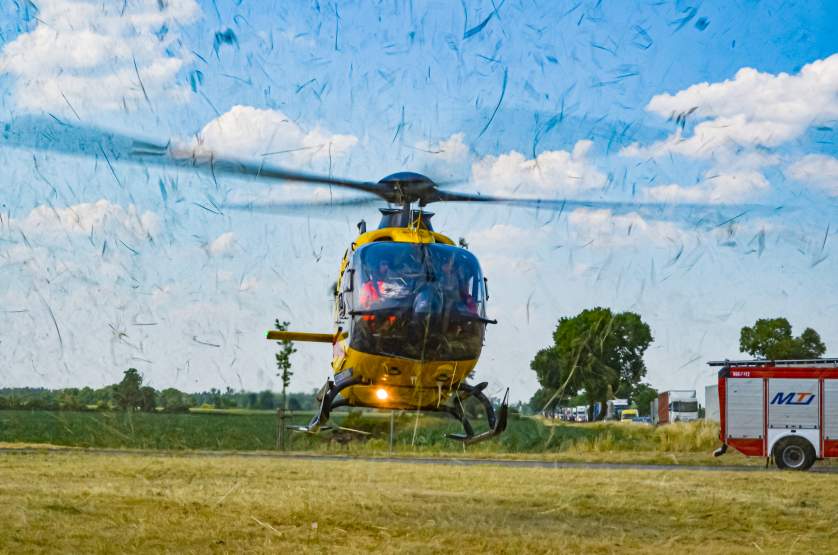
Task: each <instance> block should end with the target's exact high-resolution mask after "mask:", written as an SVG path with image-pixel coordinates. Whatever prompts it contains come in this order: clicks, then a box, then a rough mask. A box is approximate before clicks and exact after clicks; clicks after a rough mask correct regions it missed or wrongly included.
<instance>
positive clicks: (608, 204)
mask: <svg viewBox="0 0 838 555" xmlns="http://www.w3.org/2000/svg"><path fill="white" fill-rule="evenodd" d="M435 193H436V194H435V198H433V199H432V200H431V201H429V202H481V203H487V204H502V205H507V206H517V207H522V208H534V209H537V210H541V209H543V210H557V211H560V212H561V211H564V210H575V209H577V208H589V209H592V210H612V211H615V212H621V213H625V212H644V213H649V212H658V213H662V212H672V211H678V212H687V213H691V212H692V213H695V212H703V213H706V212H707V211H708V210H735V211H738V212H742V213H745V212H751V211H755V210H775V209H776V208H772V207H769V206H765V205H760V204H710V203H707V204H699V203H664V202H628V201H610V200H576V199H541V198H512V197H497V196H491V195H477V194H471V193H457V192H453V191H442V190H436V191H435Z"/></svg>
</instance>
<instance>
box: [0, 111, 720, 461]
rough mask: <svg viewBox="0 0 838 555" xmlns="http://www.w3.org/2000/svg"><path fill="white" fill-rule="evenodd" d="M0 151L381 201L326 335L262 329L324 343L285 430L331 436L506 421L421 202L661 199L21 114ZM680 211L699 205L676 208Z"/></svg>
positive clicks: (283, 206)
mask: <svg viewBox="0 0 838 555" xmlns="http://www.w3.org/2000/svg"><path fill="white" fill-rule="evenodd" d="M0 138H2V141H0V145H3V146H7V147H11V148H18V149H20V148H23V149H29V150H31V149H38V150H46V151H51V152H59V153H64V154H70V155H76V156H78V155H82V156H88V157H95V158H96V159H100V158H104V160H105V161H106V162H107V165H108V167H111V171H113V170H112V163H142V164H147V165H157V166H162V167H167V166H178V167H188V168H194V169H196V170H201V171H204V172H208V173H209V174H211V175H212V177H213V178H214V179H215V178H217V176H219V175H222V174H226V175H235V176H250V177H251V178H253V179H259V180H271V181H283V182H291V183H298V184H307V185H329V186H333V187H336V188H340V189H344V190H346V191H347V192H349V191H352V192H355V193H359V194H360V196H356V197H354V198H341V199H337V200H333V201H332V200H328V201H326V200H323V201H312V202H303V203H299V202H296V203H295V202H286V203H276V202H273V203H267V204H265V203H263V204H260V203H254V202H249V203H235V202H230V203H225V204H223V205H221V206H219V208H220V209H223V210H244V211H251V212H268V213H272V212H277V211H281V210H289V209H290V210H293V209H296V208H310V207H321V206H322V207H350V206H366V205H370V204H374V203H381V202H382V201H383V202H384V203H386V206H385V207H380V212H381V220H380V223H379V225H378V227H377V228H376V229H367V226H366V223H365V222H364V221H363V220H362V221H361V222H359V224H358V232H359V234H358V236H357V237H355V238H354V239H353V240H352V242H351V244H350V245H349V247H348V248H347V250H346V252H345V254H344V256H343V258H342V260H341V262H340V267H339V271H338V279H337V280H336V282H335V287H334V290H333V296H334V314H333V315H334V323H335V330H334V331H333V332H328V333H311V332H298V331H280V330H271V331H268V332H267V334H266V338H267V339H268V340H287V341H302V342H316V343H326V344H331V345H332V359H331V370H332V373H331V374H332V375H331V376H330V377H329V378H328V379H327V380H326V382H325V384H324V385H323V387H322V388H321V389H320V390H319V392H318V394H317V400H318V402H319V403H320V405H319V409H318V410H317V412H316V414H315V415H314V416H313V417H312V418H311V420H310V421H309V422H308V424H307V425H305V426H296V427H292V429H295V430H297V431H302V432H307V433H317V432H319V431H324V430H327V429H333V427H331V426H329V425H328V424H327V423H328V421H329V418H330V415H331V413H332V411H333V410H335V409H337V408H339V407H360V408H371V409H384V410H412V411H422V412H435V413H442V414H445V415H449V416H451V417H453V418H455V419H456V420H457V421H459V422H460V424H461V425H462V428H463V430H462V433H449V434H446V436H447V437H448V438H449V439H452V440H456V441H460V442H463V443H464V444H471V443H475V442H478V441H482V440H486V439H489V438H492V437H495V436H497V435H499V434H501V433H502V432H503V431H504V430H505V429H506V426H507V420H508V413H509V388H507V389H506V391H505V393H504V396H503V398H502V400H501V402H500V404H499V406H498V407H497V408H495V406H494V404H493V403H492V401H491V399H490V398H489V397H488V396H487V395H486V388H487V387H488V382H485V381H484V382H479V383H471V382H470V381H469V379H470V376H472V374H473V371H474V370H475V367H476V365H477V362H478V359H479V357H480V354H481V351H482V348H483V345H484V339H485V332H486V327H487V326H488V325H491V324H496V323H497V320H493V319H490V318H488V317H487V310H486V305H487V301H488V300H489V292H488V279H487V278H486V277H485V276H484V275H483V273H482V270H481V267H480V264H479V262H478V259H477V257H476V256H475V255H474V254H473V253H472V252H470V251H469V250H468V249H467V248H466V245H464V244H457V243H455V242H454V241H453V240H452V239H450V238H449V237H447V236H446V235H444V234H442V233H440V232H438V231H436V230H435V229H434V228H433V225H432V223H431V219H432V216H433V213H431V212H429V211H427V210H426V207H427V206H428V205H430V204H432V203H449V202H458V203H480V204H501V205H507V206H518V207H525V208H534V209H537V210H538V209H545V210H551V211H558V212H559V213H561V212H562V211H564V210H566V209H568V210H570V209H575V208H599V209H610V210H634V211H638V210H642V209H653V210H660V209H661V207H666V205H663V204H661V203H652V202H650V203H641V202H620V201H602V200H572V199H541V198H515V197H502V196H491V195H482V194H479V193H463V192H459V191H453V190H450V189H447V188H445V187H444V186H443V185H440V184H438V183H436V182H434V181H433V180H432V179H430V178H429V177H427V176H425V175H422V174H419V173H414V172H406V171H405V172H398V173H394V174H391V175H388V176H387V177H384V178H383V179H380V180H379V181H377V182H372V181H362V180H353V179H343V178H336V177H332V176H327V175H318V174H313V173H306V172H301V171H296V170H292V169H287V168H284V167H281V166H276V165H272V164H269V163H266V162H265V160H262V159H242V158H237V157H230V156H225V155H224V153H222V152H217V151H213V150H209V149H207V148H205V147H203V146H202V145H200V144H195V143H194V142H183V141H181V142H178V141H174V140H169V141H167V142H165V143H162V142H156V141H152V140H146V139H140V138H136V137H132V136H128V135H125V134H121V133H116V132H111V131H107V130H103V129H100V128H96V127H90V126H85V125H77V124H75V123H68V122H63V121H60V120H58V119H57V118H55V117H52V118H42V117H37V116H26V117H21V118H18V119H17V120H16V121H15V122H13V123H7V124H5V125H4V126H3V127H2V135H0ZM679 208H680V209H682V210H688V211H689V210H693V209H695V208H699V209H703V208H706V205H701V204H686V203H685V204H680V205H679ZM469 398H472V399H474V400H476V401H477V402H479V403H480V405H481V406H482V407H483V410H484V414H485V416H486V424H487V429H486V430H485V431H483V432H480V433H476V432H475V429H474V426H473V425H472V423H471V422H470V421H469V419H468V418H467V417H466V415H465V411H464V409H463V405H464V402H465V401H466V400H467V399H469Z"/></svg>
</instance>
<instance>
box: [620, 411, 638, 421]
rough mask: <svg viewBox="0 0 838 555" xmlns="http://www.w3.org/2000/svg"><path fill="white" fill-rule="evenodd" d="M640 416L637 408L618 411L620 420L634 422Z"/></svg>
mask: <svg viewBox="0 0 838 555" xmlns="http://www.w3.org/2000/svg"><path fill="white" fill-rule="evenodd" d="M639 417H640V413H639V412H637V409H625V410H624V411H623V412H621V413H620V422H634V420H635V419H636V418H639Z"/></svg>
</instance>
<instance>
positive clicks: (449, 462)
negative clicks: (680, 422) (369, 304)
mask: <svg viewBox="0 0 838 555" xmlns="http://www.w3.org/2000/svg"><path fill="white" fill-rule="evenodd" d="M48 453H62V454H66V453H78V454H86V455H90V454H92V455H106V456H127V455H133V456H148V457H246V458H248V457H249V458H260V459H293V460H310V461H334V462H341V461H355V462H370V463H396V464H423V465H427V464H435V465H443V466H502V467H512V468H556V469H590V470H647V471H649V470H650V471H663V470H675V471H687V470H691V471H701V472H772V471H777V470H776V469H775V467H773V466H770V467H768V468H766V467H764V466H762V465H755V466H741V465H736V466H734V465H719V466H710V465H687V464H636V463H602V462H563V461H545V460H534V459H520V460H511V459H469V458H447V457H364V456H351V455H337V454H310V453H278V452H268V451H158V450H138V449H82V448H73V447H49V448H35V447H0V454H13V455H14V454H18V455H26V454H48ZM810 472H817V473H828V474H838V465H825V464H818V463H816V464H815V466H814V467H812V469H811V470H810Z"/></svg>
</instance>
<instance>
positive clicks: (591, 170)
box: [471, 140, 606, 197]
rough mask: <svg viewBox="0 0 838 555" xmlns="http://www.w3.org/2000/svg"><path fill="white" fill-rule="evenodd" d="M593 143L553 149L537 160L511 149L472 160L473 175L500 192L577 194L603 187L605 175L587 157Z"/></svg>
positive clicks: (474, 179) (483, 186)
mask: <svg viewBox="0 0 838 555" xmlns="http://www.w3.org/2000/svg"><path fill="white" fill-rule="evenodd" d="M592 144H593V143H591V141H587V140H583V141H579V142H578V143H576V145H575V146H574V147H573V151H572V152H568V151H566V150H552V151H546V152H542V153H541V154H539V155H538V156H537V157H536V158H535V159H534V160H530V159H527V158H526V157H525V156H524V155H523V154H521V153H520V152H516V151H514V150H513V151H511V152H509V153H507V154H501V155H500V156H486V157H485V158H483V159H481V160H477V161H476V162H474V163H473V164H472V171H471V179H472V182H473V183H474V184H475V185H477V186H478V187H479V188H480V190H481V191H484V192H486V193H489V194H498V195H511V194H516V195H522V194H523V195H528V194H529V195H547V196H550V197H564V196H575V195H578V194H579V193H582V192H587V191H591V190H595V189H600V188H602V187H603V185H605V182H606V177H605V175H604V174H603V173H602V172H600V171H599V170H598V169H597V168H596V167H595V166H593V165H592V164H591V163H590V161H589V160H588V158H587V153H588V151H589V150H590V148H591V146H592Z"/></svg>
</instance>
